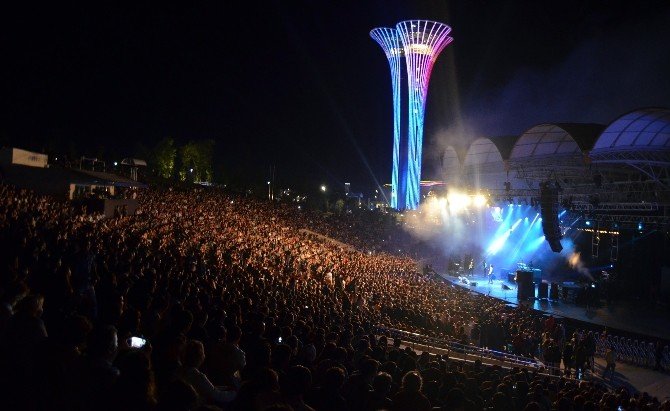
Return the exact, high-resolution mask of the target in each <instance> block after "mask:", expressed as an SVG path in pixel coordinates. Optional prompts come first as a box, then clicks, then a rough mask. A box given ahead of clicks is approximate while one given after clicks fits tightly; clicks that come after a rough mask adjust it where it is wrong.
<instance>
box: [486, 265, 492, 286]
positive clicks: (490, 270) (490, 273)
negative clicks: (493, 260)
mask: <svg viewBox="0 0 670 411" xmlns="http://www.w3.org/2000/svg"><path fill="white" fill-rule="evenodd" d="M487 275H488V276H489V284H491V283H493V264H489V272H488V274H487Z"/></svg>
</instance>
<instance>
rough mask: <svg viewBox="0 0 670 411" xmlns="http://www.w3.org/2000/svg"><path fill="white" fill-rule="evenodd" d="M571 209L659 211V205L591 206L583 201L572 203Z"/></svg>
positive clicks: (617, 204)
mask: <svg viewBox="0 0 670 411" xmlns="http://www.w3.org/2000/svg"><path fill="white" fill-rule="evenodd" d="M571 209H572V210H573V211H586V212H592V211H625V212H629V211H643V212H650V211H658V210H659V205H658V203H598V204H591V203H587V202H582V201H575V202H573V203H572V206H571Z"/></svg>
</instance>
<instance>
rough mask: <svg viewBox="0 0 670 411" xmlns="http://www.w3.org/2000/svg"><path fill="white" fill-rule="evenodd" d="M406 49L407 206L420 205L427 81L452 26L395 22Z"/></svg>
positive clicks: (414, 21) (431, 22)
mask: <svg viewBox="0 0 670 411" xmlns="http://www.w3.org/2000/svg"><path fill="white" fill-rule="evenodd" d="M396 30H397V32H398V35H399V37H400V40H401V42H402V45H403V49H404V50H405V59H406V64H407V81H408V88H409V112H408V117H409V118H408V120H409V133H408V139H409V141H408V181H407V201H406V206H407V208H410V209H416V208H417V207H418V206H419V201H420V190H419V183H420V181H421V156H422V146H423V121H424V110H425V106H426V95H427V93H428V83H429V81H430V74H431V71H432V70H433V64H434V63H435V60H437V57H438V56H439V54H440V52H442V50H443V49H444V48H445V47H446V46H448V45H449V43H451V42H452V41H453V38H452V37H449V33H450V32H451V27H449V26H447V25H446V24H443V23H438V22H435V21H427V20H407V21H401V22H399V23H398V24H397V25H396Z"/></svg>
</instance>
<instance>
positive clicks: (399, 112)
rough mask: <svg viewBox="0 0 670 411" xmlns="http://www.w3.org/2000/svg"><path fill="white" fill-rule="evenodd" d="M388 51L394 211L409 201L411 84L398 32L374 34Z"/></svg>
mask: <svg viewBox="0 0 670 411" xmlns="http://www.w3.org/2000/svg"><path fill="white" fill-rule="evenodd" d="M370 37H372V38H373V39H374V40H375V41H376V42H377V43H379V45H380V46H381V47H382V49H384V54H386V58H387V59H388V62H389V66H390V68H391V86H392V89H393V170H392V172H391V208H395V209H397V210H404V209H405V208H407V207H406V204H405V201H406V198H407V131H408V124H407V112H406V111H404V110H403V106H404V104H403V98H404V99H405V101H406V99H407V97H406V96H407V82H406V81H403V77H404V73H405V72H406V70H405V50H404V49H403V46H402V43H401V41H400V37H399V36H398V31H397V30H396V29H393V28H387V27H380V28H376V29H373V30H372V31H371V32H370Z"/></svg>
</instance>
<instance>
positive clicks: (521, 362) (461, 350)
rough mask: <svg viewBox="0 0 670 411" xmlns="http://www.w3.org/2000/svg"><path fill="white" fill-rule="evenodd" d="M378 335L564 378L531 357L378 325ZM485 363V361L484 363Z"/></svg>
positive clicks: (552, 367) (553, 369)
mask: <svg viewBox="0 0 670 411" xmlns="http://www.w3.org/2000/svg"><path fill="white" fill-rule="evenodd" d="M375 330H376V332H377V333H378V334H383V335H388V336H390V337H393V338H398V337H399V338H400V339H401V340H402V341H407V342H416V343H418V344H422V345H425V346H427V347H428V348H437V349H441V350H445V351H447V352H448V353H449V354H452V353H454V354H457V355H458V354H461V355H462V356H463V359H466V357H467V356H468V355H469V356H472V357H476V358H479V359H481V360H485V359H487V360H492V361H498V362H500V363H501V364H502V365H503V366H505V365H507V366H508V367H523V368H528V369H531V370H534V371H540V372H541V373H542V374H547V375H550V376H562V374H563V373H562V372H561V369H560V367H554V366H550V365H547V364H544V363H543V362H541V361H539V360H537V359H535V358H530V357H524V356H521V355H516V354H511V353H509V352H505V351H496V350H491V349H489V348H482V347H477V346H474V345H469V344H461V343H458V342H456V341H451V340H446V339H443V338H439V337H431V336H427V335H423V334H418V333H414V332H411V331H405V330H399V329H396V328H390V327H385V326H382V325H378V326H376V327H375ZM482 362H483V361H482Z"/></svg>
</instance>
